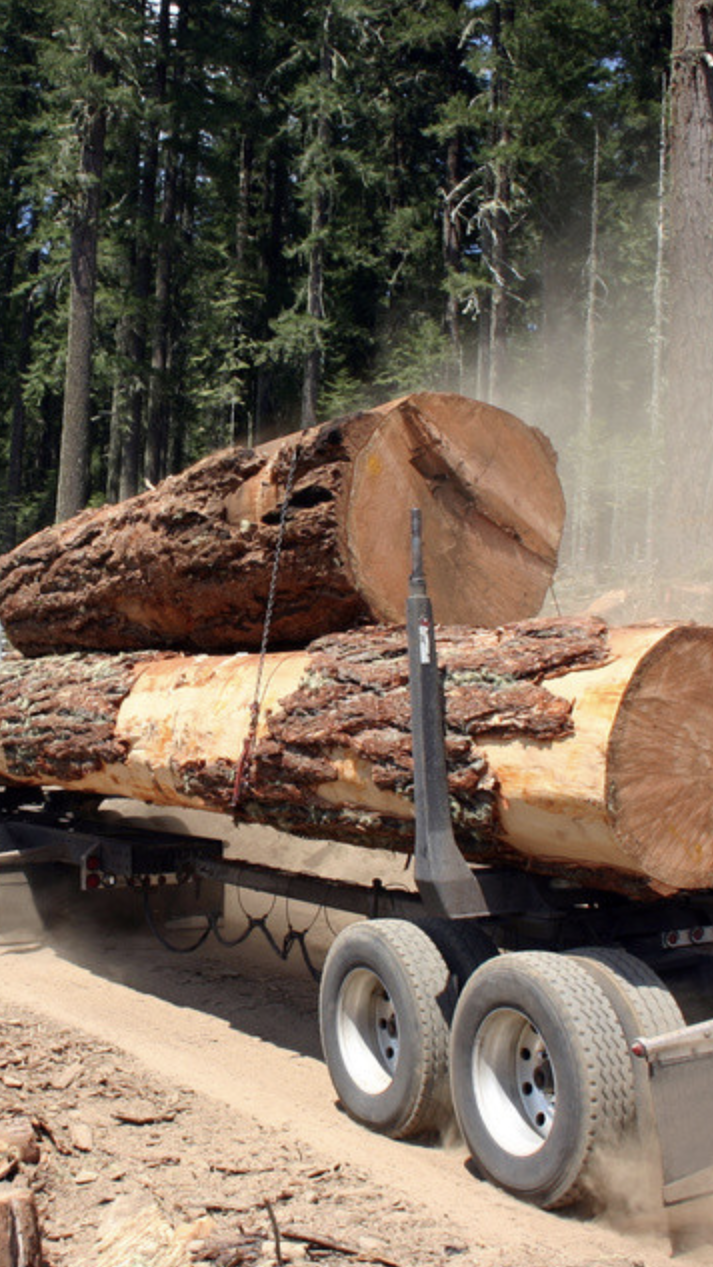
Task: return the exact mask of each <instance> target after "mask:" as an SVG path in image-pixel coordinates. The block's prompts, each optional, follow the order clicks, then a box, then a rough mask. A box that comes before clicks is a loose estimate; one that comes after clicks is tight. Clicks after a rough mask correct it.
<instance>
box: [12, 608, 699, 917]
mask: <svg viewBox="0 0 713 1267" xmlns="http://www.w3.org/2000/svg"><path fill="white" fill-rule="evenodd" d="M437 648H438V656H439V662H440V664H441V667H442V669H443V674H444V686H445V699H446V727H445V745H446V754H447V765H448V779H449V791H450V801H451V807H452V816H453V824H454V830H455V833H456V837H457V839H458V841H459V844H460V846H461V848H462V851H463V853H464V855H465V856H466V857H467V858H469V859H470V860H471V861H474V862H492V861H498V862H505V863H509V864H513V865H518V866H525V867H527V868H528V869H534V870H537V871H541V872H543V873H546V874H564V875H566V876H568V877H570V878H573V879H575V880H577V881H579V882H583V883H587V884H593V885H595V886H599V887H602V888H613V889H617V890H621V891H623V892H627V893H630V894H632V895H635V896H636V895H640V896H644V895H651V894H662V893H671V892H674V891H676V890H679V889H684V890H696V889H707V888H710V887H711V885H713V839H712V838H711V833H710V829H709V823H710V820H711V816H712V815H713V779H712V778H711V768H712V767H713V703H712V702H711V699H710V692H709V691H708V689H707V688H708V683H709V681H710V678H711V671H712V670H713V629H709V628H703V627H697V626H678V627H668V628H664V627H653V626H647V627H643V626H642V627H638V628H631V629H617V630H612V631H611V632H610V634H609V638H608V637H607V630H606V627H605V626H604V625H603V623H602V622H601V621H598V620H596V619H586V618H582V619H579V620H572V621H567V620H561V619H560V620H554V621H549V622H548V621H544V620H537V621H530V622H521V623H519V624H515V625H510V626H506V627H503V628H500V629H499V630H490V631H488V630H466V629H462V628H459V629H440V630H439V631H438V637H437ZM258 666H259V657H257V656H211V657H206V656H201V657H195V658H193V657H188V656H181V655H171V654H165V655H160V654H155V653H143V654H137V655H134V656H131V655H122V656H100V655H88V656H83V657H82V656H68V657H46V658H44V659H41V660H34V661H32V660H21V659H20V660H14V661H10V662H8V661H5V662H2V663H0V777H2V778H4V779H5V780H6V781H7V782H8V783H10V784H40V785H57V784H59V785H60V786H63V787H66V788H68V789H70V790H81V791H86V792H92V793H98V794H100V795H104V796H113V795H120V796H126V797H131V798H135V799H139V800H142V801H146V802H151V803H155V804H161V805H183V806H189V807H194V808H202V809H208V810H213V811H217V812H219V813H226V812H229V811H230V809H231V806H232V800H233V793H234V787H235V779H236V771H237V769H238V767H239V765H240V764H241V757H242V755H243V753H244V744H245V740H246V736H248V734H249V732H250V724H251V705H252V703H253V700H254V697H255V690H256V681H257V679H258V677H259V667H258ZM407 680H408V664H407V654H406V641H405V634H404V632H403V630H402V629H400V628H394V627H389V628H372V629H369V630H358V631H350V632H349V633H346V634H335V635H331V636H329V637H327V638H325V639H322V640H319V641H318V642H316V643H313V644H312V645H311V646H310V647H308V648H307V649H306V650H304V651H297V652H291V653H284V654H282V655H273V656H269V657H268V659H267V663H266V671H265V673H264V675H263V676H262V679H261V682H262V684H263V686H262V690H261V698H260V711H259V718H258V729H257V736H256V744H255V746H254V748H253V749H252V750H250V751H249V753H248V760H247V763H246V765H245V767H244V768H245V777H244V778H243V781H242V782H241V785H240V792H241V795H240V798H239V800H238V804H237V808H236V810H235V813H236V816H237V818H238V819H239V820H240V821H245V822H258V823H264V824H268V825H271V826H273V827H277V828H280V829H282V830H287V831H290V832H294V833H296V834H298V835H303V836H307V837H316V838H321V839H332V840H341V841H345V842H347V843H352V844H358V845H364V846H367V847H383V848H395V849H401V850H405V851H410V850H411V849H412V847H413V804H412V781H413V768H412V759H411V745H410V736H409V725H410V706H409V698H408V690H407Z"/></svg>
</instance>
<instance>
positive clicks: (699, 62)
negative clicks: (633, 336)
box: [657, 0, 713, 579]
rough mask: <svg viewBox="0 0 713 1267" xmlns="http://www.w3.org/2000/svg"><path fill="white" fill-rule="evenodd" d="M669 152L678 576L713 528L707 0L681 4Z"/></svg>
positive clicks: (711, 53) (667, 556) (666, 551)
mask: <svg viewBox="0 0 713 1267" xmlns="http://www.w3.org/2000/svg"><path fill="white" fill-rule="evenodd" d="M669 155H670V162H669V175H670V182H669V198H668V224H667V233H666V271H667V275H668V312H669V314H670V317H669V322H668V327H667V338H666V379H667V383H668V404H667V427H666V442H667V451H666V458H667V466H666V476H667V477H668V479H667V482H666V485H665V487H666V492H665V494H664V498H663V500H664V505H665V513H664V514H663V515H660V516H659V521H660V538H661V539H660V540H659V541H658V543H657V544H658V555H659V559H660V560H661V561H662V563H663V564H664V566H665V569H666V572H667V574H668V576H669V577H675V578H677V579H679V578H680V577H681V576H682V575H683V576H684V578H685V577H686V576H687V575H688V576H689V577H690V575H691V572H692V569H693V568H694V567H695V565H696V564H698V566H699V568H700V561H701V560H702V559H705V558H706V557H707V551H708V549H709V542H710V537H711V526H712V525H713V401H712V398H711V392H710V380H711V370H712V369H713V357H712V356H711V338H710V331H711V326H713V288H711V285H710V276H711V270H713V10H712V9H711V6H710V4H708V3H703V4H701V3H699V2H698V0H675V3H674V5H673V50H672V81H671V122H670V132H669ZM663 480H664V475H663V472H662V477H661V484H660V487H661V488H663V487H664V483H663Z"/></svg>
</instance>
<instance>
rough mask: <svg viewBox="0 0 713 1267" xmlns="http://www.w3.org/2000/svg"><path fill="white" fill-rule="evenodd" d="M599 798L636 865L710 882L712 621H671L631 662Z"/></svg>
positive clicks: (686, 881)
mask: <svg viewBox="0 0 713 1267" xmlns="http://www.w3.org/2000/svg"><path fill="white" fill-rule="evenodd" d="M607 806H608V810H609V814H610V817H611V822H612V826H613V828H614V831H615V832H616V836H617V838H618V840H619V843H620V844H621V847H622V849H623V850H624V852H625V853H626V854H628V856H629V857H631V858H632V859H635V860H636V863H637V870H643V871H644V872H646V873H648V874H649V875H650V876H651V877H652V878H653V879H654V880H658V881H659V882H660V883H661V884H662V885H663V886H670V887H671V888H677V889H702V888H710V887H713V629H711V628H703V627H701V628H697V627H695V626H681V627H679V628H676V629H673V630H671V631H670V633H668V634H666V635H665V636H664V637H663V638H662V639H661V640H660V641H659V642H657V643H656V645H655V646H654V647H653V648H652V649H651V651H649V652H648V653H647V654H646V655H645V656H644V657H643V659H642V660H641V662H640V663H639V665H638V667H637V669H636V672H635V673H634V674H633V676H632V678H631V681H630V682H629V685H628V687H627V689H626V691H625V693H624V696H623V698H622V700H621V703H620V706H619V710H618V712H617V716H616V719H615V722H614V726H613V728H612V732H611V736H610V740H609V746H608V754H607Z"/></svg>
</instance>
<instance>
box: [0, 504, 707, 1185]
mask: <svg viewBox="0 0 713 1267" xmlns="http://www.w3.org/2000/svg"><path fill="white" fill-rule="evenodd" d="M407 630H408V645H409V677H410V692H411V710H412V743H413V759H414V799H415V824H416V829H415V846H414V880H415V891H413V892H406V891H402V890H390V889H387V888H386V887H384V886H383V885H382V884H381V883H380V882H379V881H378V880H377V881H374V883H373V884H372V885H371V886H367V885H358V884H347V883H344V882H341V881H336V880H328V879H321V878H317V877H315V876H310V875H309V874H305V873H300V872H294V871H286V870H283V869H280V868H275V867H270V866H261V865H258V864H255V863H248V862H243V861H239V860H235V859H226V858H224V857H223V844H222V842H221V841H220V840H215V839H204V838H197V837H194V836H190V837H186V836H178V835H171V834H169V833H165V832H162V831H161V832H159V831H154V832H150V831H149V832H141V833H137V832H136V831H133V832H131V831H129V832H127V831H122V830H120V829H117V828H116V827H113V828H111V827H110V828H105V827H103V826H102V824H101V817H100V816H99V817H98V818H96V819H94V818H88V817H87V816H86V813H85V814H84V816H83V801H86V802H89V801H90V800H91V798H82V797H81V796H79V797H77V796H76V794H71V795H68V794H66V793H58V792H56V791H53V790H45V789H41V790H39V791H38V790H37V789H32V788H19V787H4V788H0V872H6V873H7V872H13V871H19V872H25V873H27V874H31V869H32V867H33V866H34V867H37V866H38V865H41V864H46V863H61V864H64V865H65V866H67V867H74V868H76V869H77V870H78V872H79V878H80V885H81V887H82V888H83V889H86V890H96V889H102V888H107V887H112V886H113V885H117V884H122V885H126V884H128V885H133V886H136V887H139V888H143V889H144V890H146V889H148V888H149V887H150V886H151V885H152V883H155V882H157V881H159V880H160V881H161V882H165V881H166V880H171V881H176V882H193V881H197V880H200V879H209V880H215V881H218V882H220V883H221V884H233V885H239V886H241V887H243V888H249V889H253V890H256V891H260V892H268V893H271V894H275V895H278V896H285V897H288V898H290V899H294V900H297V901H304V902H308V903H314V904H317V905H325V906H330V907H333V908H335V909H340V910H342V911H345V912H349V913H352V914H355V915H360V916H367V917H368V918H367V919H359V920H357V921H355V922H353V923H351V924H349V925H348V926H347V927H346V928H344V929H343V930H342V931H341V932H340V933H339V934H338V935H337V937H336V938H335V940H334V942H333V943H332V945H331V948H330V950H329V952H328V954H327V957H326V960H325V963H324V966H323V970H322V973H321V981H320V998H319V1013H320V1030H321V1039H322V1047H323V1051H324V1056H325V1060H326V1063H327V1066H328V1069H329V1072H330V1075H331V1078H332V1082H333V1084H334V1088H335V1090H336V1093H337V1095H338V1097H339V1100H340V1101H341V1103H342V1105H343V1107H344V1108H345V1109H346V1111H347V1112H348V1113H349V1114H350V1115H351V1116H352V1117H353V1118H354V1119H356V1120H357V1121H359V1122H361V1123H363V1124H364V1125H366V1126H368V1127H370V1128H372V1129H373V1130H376V1131H379V1132H382V1133H385V1134H387V1135H390V1136H392V1137H394V1138H409V1137H414V1136H429V1135H431V1136H436V1135H438V1134H439V1133H440V1132H441V1131H443V1129H444V1128H445V1126H446V1124H447V1122H448V1121H449V1119H450V1117H451V1115H452V1114H453V1113H455V1117H456V1119H457V1122H458V1125H459V1127H460V1129H461V1132H462V1134H463V1137H464V1139H465V1142H466V1144H467V1147H468V1149H469V1151H470V1154H471V1156H472V1159H473V1163H474V1165H475V1168H476V1169H477V1171H478V1172H479V1173H480V1174H481V1175H482V1176H483V1177H484V1178H486V1179H488V1180H490V1181H491V1182H493V1183H494V1184H496V1185H498V1186H499V1187H501V1188H503V1189H505V1190H506V1191H508V1192H510V1193H512V1194H513V1195H515V1196H517V1197H519V1198H521V1199H524V1200H527V1201H530V1202H533V1203H535V1204H537V1205H539V1206H541V1207H543V1208H546V1209H553V1208H558V1207H562V1206H565V1205H571V1204H573V1203H574V1202H577V1201H579V1200H581V1199H586V1198H587V1197H588V1195H590V1194H591V1193H592V1190H593V1187H594V1186H595V1185H596V1175H597V1167H598V1165H599V1164H600V1161H601V1157H602V1155H604V1156H606V1151H607V1150H608V1149H612V1148H616V1147H618V1146H619V1144H620V1142H621V1140H622V1138H623V1137H625V1136H627V1135H633V1136H636V1137H638V1138H639V1140H640V1141H643V1142H644V1143H645V1144H646V1143H648V1144H650V1143H651V1141H652V1140H654V1141H655V1140H658V1142H659V1144H660V1151H661V1156H662V1163H663V1195H664V1202H665V1204H666V1205H667V1206H670V1207H674V1206H678V1205H680V1204H681V1203H688V1202H692V1201H695V1200H697V1199H698V1198H699V1197H704V1196H707V1195H709V1194H710V1193H712V1192H713V1096H711V1095H710V1090H711V1089H713V1021H709V1020H708V1019H707V1016H708V1015H709V1014H710V1013H713V998H711V999H710V1001H708V1000H706V999H705V991H704V993H703V1002H702V1004H701V999H700V997H699V1000H698V1006H699V1008H700V1007H701V1006H702V1008H703V1019H702V1020H701V1019H698V1023H696V1024H688V1025H686V1023H685V1020H684V1015H683V1012H682V1011H681V1008H680V1006H679V1002H678V1001H677V996H679V997H680V995H681V990H680V989H679V988H678V986H680V984H681V983H682V982H686V981H688V982H690V981H694V982H695V980H696V979H697V978H700V977H701V976H705V970H706V968H707V966H708V963H709V962H710V960H709V958H708V956H709V955H710V953H711V946H712V945H713V892H704V893H695V894H691V895H685V894H684V895H681V894H679V895H677V896H676V897H675V898H669V899H660V900H659V901H657V902H649V903H646V904H643V903H637V902H635V901H633V900H632V899H630V898H626V897H623V896H621V895H618V894H614V893H608V892H600V891H598V890H594V889H591V890H590V889H585V888H583V887H582V886H581V885H580V884H578V883H575V882H572V883H570V882H568V881H566V880H563V879H562V878H561V877H557V878H552V877H546V876H536V875H533V874H531V873H529V872H526V871H524V870H517V869H514V868H506V867H496V866H483V865H479V866H476V867H471V866H470V865H468V863H467V862H466V861H465V859H464V857H463V855H462V854H461V852H460V850H459V848H458V846H457V844H456V841H455V838H454V835H453V830H452V826H451V817H450V807H449V799H448V787H447V781H446V758H445V748H444V743H443V712H442V699H441V683H440V676H439V670H438V665H437V660H436V648H435V639H434V626H433V615H432V610H431V604H430V600H429V598H428V594H427V592H426V585H425V578H424V573H423V562H422V548H421V527H420V517H419V513H418V512H417V511H414V512H413V513H412V572H411V578H410V589H409V597H408V600H407ZM672 986H673V988H671V987H672ZM686 1019H688V1020H690V1019H691V1015H690V1014H689V1015H688V1016H687V1018H686ZM693 1019H696V1018H693ZM682 1086H683V1087H684V1089H683V1090H682ZM691 1086H693V1087H694V1088H695V1099H692V1098H691V1092H690V1088H691ZM691 1105H694V1108H693V1109H691Z"/></svg>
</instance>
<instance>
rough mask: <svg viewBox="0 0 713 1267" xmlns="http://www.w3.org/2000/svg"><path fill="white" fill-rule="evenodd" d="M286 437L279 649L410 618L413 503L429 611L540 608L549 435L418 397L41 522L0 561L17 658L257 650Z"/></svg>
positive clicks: (456, 402) (464, 617)
mask: <svg viewBox="0 0 713 1267" xmlns="http://www.w3.org/2000/svg"><path fill="white" fill-rule="evenodd" d="M296 446H297V447H298V456H297V467H296V478H295V483H294V489H293V492H292V496H291V499H290V503H289V514H288V516H287V520H286V528H285V537H284V542H283V551H282V561H281V566H280V571H279V577H278V587H277V593H276V604H275V610H274V615H273V620H272V628H271V646H273V647H279V646H295V645H304V643H306V642H308V641H309V640H310V639H311V638H314V637H316V636H318V635H320V634H322V633H327V632H329V631H331V630H335V629H341V628H347V627H349V626H351V625H353V624H355V623H363V622H364V621H365V620H377V621H383V620H385V621H401V620H403V617H404V612H405V602H406V594H407V582H408V576H409V572H410V526H409V525H410V510H411V508H412V507H414V506H416V507H420V508H421V511H422V515H423V523H424V556H425V563H426V570H427V575H428V578H429V584H430V589H431V594H432V598H433V603H434V610H435V613H436V619H437V620H439V621H441V622H446V623H452V624H471V625H472V624H482V625H497V624H500V623H501V622H502V621H504V620H516V619H520V618H522V617H525V616H531V615H534V614H536V613H537V612H538V611H539V609H540V607H541V605H542V601H543V599H544V596H545V594H546V591H547V587H548V585H549V584H550V580H551V577H552V574H553V571H554V568H555V566H556V561H557V548H558V544H559V538H560V533H561V529H562V521H563V517H564V505H563V500H562V494H561V490H560V486H559V482H558V480H557V475H556V471H555V461H554V454H553V451H552V449H551V446H550V445H549V443H548V441H546V440H545V439H544V437H543V436H542V435H541V433H540V432H539V431H537V430H535V429H533V428H530V427H526V426H525V424H524V423H522V422H520V421H519V420H518V419H517V418H514V417H513V416H512V415H511V414H507V413H504V412H503V411H501V410H497V409H493V408H491V407H489V406H487V405H481V404H478V403H476V402H475V401H471V400H467V399H466V398H465V397H463V396H454V395H448V394H445V395H437V394H435V393H421V394H417V395H414V396H410V397H406V398H404V399H403V400H401V401H396V402H392V403H390V404H387V405H383V406H381V407H380V408H379V409H375V410H372V411H371V412H369V413H362V414H355V415H353V416H351V417H349V418H343V419H338V420H337V421H335V422H331V423H324V424H323V425H322V426H321V427H316V428H313V429H312V430H310V431H308V432H306V433H300V434H297V435H294V436H288V437H287V438H285V439H283V440H277V441H271V442H269V443H268V444H265V445H262V446H260V447H259V448H258V449H228V450H225V451H223V452H222V453H218V454H213V455H211V456H210V457H207V458H204V459H203V460H202V461H201V462H199V463H197V464H196V465H195V466H194V467H191V468H189V470H188V471H186V472H185V473H184V474H182V475H180V476H172V477H171V478H169V479H168V480H166V481H165V482H164V483H163V484H161V485H160V486H159V487H158V488H157V489H156V490H153V491H151V492H148V493H144V494H142V495H141V496H140V497H136V498H133V499H131V500H129V501H127V502H123V503H121V504H120V505H118V506H104V507H102V508H101V509H99V510H92V511H86V512H85V513H84V514H83V515H81V516H79V517H78V518H77V519H76V520H75V521H73V522H72V523H71V524H67V525H64V526H63V527H61V528H60V527H53V528H48V529H45V530H44V531H42V532H40V533H37V534H36V535H35V536H34V537H32V538H30V539H29V540H28V541H26V542H25V543H24V544H23V545H21V546H19V547H18V548H17V549H16V550H15V551H14V552H13V553H11V554H9V555H6V556H5V557H4V558H3V559H1V560H0V619H1V620H2V622H3V624H4V626H5V629H6V632H7V634H8V637H9V638H10V639H11V641H12V642H13V643H14V644H15V646H16V647H17V648H18V649H20V650H21V651H23V652H24V653H25V654H26V655H42V654H44V653H46V652H51V651H59V650H72V649H76V648H86V649H98V650H120V649H122V648H123V649H129V650H131V649H136V648H148V647H153V648H159V647H172V648H182V649H184V650H206V651H210V650H227V651H234V650H238V649H241V648H244V649H254V648H255V647H257V646H259V645H260V642H261V637H262V630H263V622H264V619H265V610H266V604H267V596H268V591H269V586H270V578H271V574H272V566H273V560H274V556H275V549H276V545H277V540H278V535H279V521H280V514H281V507H282V503H283V498H284V495H285V485H286V480H287V478H288V473H289V470H290V467H291V464H292V456H293V453H294V452H295V447H296Z"/></svg>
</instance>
